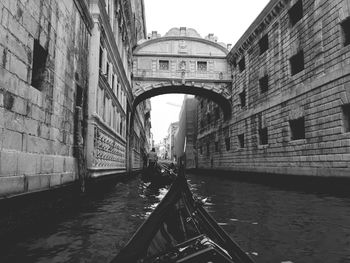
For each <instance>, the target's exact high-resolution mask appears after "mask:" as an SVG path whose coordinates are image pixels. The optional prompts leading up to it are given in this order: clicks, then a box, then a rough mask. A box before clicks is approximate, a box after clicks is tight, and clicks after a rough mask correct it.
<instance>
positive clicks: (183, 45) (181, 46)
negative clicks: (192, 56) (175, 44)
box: [179, 40, 187, 53]
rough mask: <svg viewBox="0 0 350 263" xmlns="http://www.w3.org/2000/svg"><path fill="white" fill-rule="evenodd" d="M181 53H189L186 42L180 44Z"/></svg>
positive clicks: (182, 41)
mask: <svg viewBox="0 0 350 263" xmlns="http://www.w3.org/2000/svg"><path fill="white" fill-rule="evenodd" d="M179 53H187V44H186V41H185V40H181V41H180V42H179Z"/></svg>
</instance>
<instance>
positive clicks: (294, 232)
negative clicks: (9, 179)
mask: <svg viewBox="0 0 350 263" xmlns="http://www.w3.org/2000/svg"><path fill="white" fill-rule="evenodd" d="M188 180H189V184H190V188H191V189H192V190H193V192H194V193H195V194H196V195H197V196H198V197H199V198H207V200H206V204H205V207H206V209H207V210H208V211H209V212H210V214H211V215H212V216H213V217H214V218H215V219H216V220H217V222H219V224H220V225H221V226H222V227H223V228H224V229H225V230H226V231H227V232H228V233H229V234H230V235H231V236H232V237H233V238H234V239H235V240H236V241H237V243H238V244H239V245H240V246H241V247H242V248H243V249H244V250H245V251H247V252H248V253H249V254H250V255H251V257H252V258H253V259H254V260H255V261H256V262H257V263H260V262H261V263H262V262H284V263H287V262H289V263H290V262H294V263H301V262H305V263H310V262H322V263H327V262H330V263H335V262H342V263H343V262H350V191H349V192H344V191H343V190H339V191H340V192H339V191H337V190H336V189H334V187H333V186H332V185H329V189H331V188H332V189H333V190H335V191H327V189H326V190H325V189H324V188H322V189H321V190H317V189H316V190H315V188H314V187H312V188H311V187H291V186H290V185H289V184H288V185H286V184H277V185H276V184H273V185H272V184H268V183H264V184H262V183H256V182H251V181H250V182H248V181H242V180H233V179H230V178H226V177H214V176H210V175H201V176H200V175H195V174H189V175H188ZM165 193H166V190H165V189H160V190H157V189H149V188H147V186H146V185H145V184H143V183H142V182H141V180H140V179H138V178H134V179H132V180H130V181H128V182H124V183H116V184H115V185H111V186H110V187H108V188H103V191H99V192H94V193H90V194H89V195H85V196H80V197H79V198H78V200H77V197H74V200H65V201H63V202H60V203H59V204H58V205H53V206H51V208H49V209H46V210H45V211H44V212H42V211H41V213H42V214H41V216H39V217H38V216H35V215H32V216H33V218H34V220H32V221H33V222H31V223H30V224H25V227H21V224H22V223H24V222H21V220H18V219H17V221H18V222H16V224H17V225H18V226H17V227H14V229H17V230H13V231H12V232H11V233H10V234H8V235H7V236H1V239H2V240H0V241H1V242H0V244H1V247H0V251H1V253H0V262H108V261H110V260H111V259H112V258H113V256H115V255H116V253H117V252H118V250H120V249H121V247H122V246H123V245H124V244H125V243H126V242H127V240H128V239H129V238H130V236H131V235H132V234H133V233H134V232H135V230H136V229H137V228H138V226H139V225H140V224H141V223H142V222H143V221H144V219H145V218H147V216H148V215H149V214H150V213H151V212H152V211H153V209H154V208H155V207H156V205H157V204H158V203H159V201H160V200H161V198H162V197H163V196H164V195H165ZM1 216H2V215H1V214H0V222H1ZM27 216H28V215H27ZM13 218H15V215H14V216H13ZM23 220H26V221H28V220H27V219H24V218H23ZM12 227H13V226H12Z"/></svg>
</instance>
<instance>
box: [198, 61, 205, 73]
mask: <svg viewBox="0 0 350 263" xmlns="http://www.w3.org/2000/svg"><path fill="white" fill-rule="evenodd" d="M197 70H198V71H207V62H206V61H197Z"/></svg>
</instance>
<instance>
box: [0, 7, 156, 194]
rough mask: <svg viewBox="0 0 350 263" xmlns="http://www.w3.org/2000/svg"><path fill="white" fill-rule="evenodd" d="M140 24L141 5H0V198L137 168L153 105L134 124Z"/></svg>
mask: <svg viewBox="0 0 350 263" xmlns="http://www.w3.org/2000/svg"><path fill="white" fill-rule="evenodd" d="M144 19H145V18H144V3H143V0H132V1H127V0H120V1H113V0H89V1H87V0H67V1H58V0H57V1H56V0H52V1H36V0H28V1H20V0H11V1H8V0H7V1H5V0H0V22H1V24H0V59H1V65H0V75H1V76H0V198H1V197H4V196H13V195H16V194H23V193H31V192H36V191H41V190H45V189H49V188H52V187H58V186H61V185H65V184H69V183H72V182H77V181H79V180H80V185H81V187H82V188H84V182H85V181H86V179H90V178H97V177H100V176H107V175H118V174H122V173H123V174H125V173H126V172H127V171H128V170H130V171H131V170H139V169H140V168H142V166H143V158H142V154H144V153H145V152H146V151H147V149H148V142H149V136H150V131H149V129H150V123H149V122H150V118H149V116H150V114H149V111H150V104H149V101H147V100H146V101H144V102H143V103H142V104H140V105H139V106H138V107H137V108H136V109H135V114H134V115H135V116H136V117H135V118H133V122H134V123H133V125H130V120H131V118H130V115H131V112H132V110H133V109H132V102H133V94H132V89H131V86H132V78H131V69H132V66H131V63H132V48H133V47H134V46H135V45H136V43H137V41H138V40H139V39H140V38H146V28H145V20H144ZM131 127H132V128H131ZM147 129H148V131H147ZM131 130H132V132H131ZM130 142H133V145H132V151H130V150H128V149H129V146H130ZM130 160H133V161H132V162H130Z"/></svg>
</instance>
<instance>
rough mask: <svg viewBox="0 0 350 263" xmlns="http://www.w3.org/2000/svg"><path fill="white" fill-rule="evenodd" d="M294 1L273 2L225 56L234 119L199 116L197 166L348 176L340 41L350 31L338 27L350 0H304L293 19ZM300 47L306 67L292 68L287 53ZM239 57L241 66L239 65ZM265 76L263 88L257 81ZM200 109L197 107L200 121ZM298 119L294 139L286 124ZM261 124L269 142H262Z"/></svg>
mask: <svg viewBox="0 0 350 263" xmlns="http://www.w3.org/2000/svg"><path fill="white" fill-rule="evenodd" d="M296 4H300V2H298V1H295V0H293V1H275V0H273V1H271V2H270V3H269V4H268V6H267V7H266V8H265V10H264V11H263V12H262V13H261V15H260V16H259V17H258V19H257V20H256V21H255V22H254V23H253V24H252V26H251V27H250V28H249V29H248V30H247V32H246V33H245V34H244V36H243V37H242V38H241V39H240V40H239V41H238V43H237V44H236V45H235V46H234V48H233V49H232V50H231V52H230V54H229V55H228V59H229V61H230V62H231V63H232V65H233V89H232V113H233V114H232V119H231V120H230V121H228V122H222V120H220V122H218V124H217V125H213V122H211V123H210V124H208V122H205V121H204V127H203V128H202V130H200V131H201V133H200V134H199V142H200V143H199V145H198V146H199V147H200V146H202V148H203V154H200V155H199V166H200V167H206V168H214V169H227V170H237V171H254V172H266V173H281V174H298V175H318V176H349V174H350V173H349V171H350V162H349V159H350V147H349V146H350V133H349V129H348V128H347V126H348V125H349V123H348V122H349V116H348V115H347V114H348V113H346V105H347V104H349V103H350V83H349V81H350V60H349V57H350V45H344V41H345V37H346V36H345V35H346V34H348V33H345V32H344V29H343V28H342V23H343V22H344V21H345V20H346V19H347V18H349V16H350V5H349V1H345V0H344V1H342V0H335V1H315V0H303V1H302V18H301V19H300V20H299V21H297V22H296V23H295V24H294V25H292V23H291V22H290V11H289V10H291V8H292V7H295V5H296ZM272 11H273V12H272ZM288 11H289V12H288ZM266 34H267V35H268V49H267V50H266V51H264V52H263V53H262V52H261V50H260V46H259V41H260V40H261V39H262V38H263V36H265V35H266ZM300 51H302V52H303V56H304V61H303V63H302V64H303V69H302V70H301V71H300V72H298V73H295V74H293V73H292V69H291V67H292V64H291V61H292V59H291V58H292V57H293V56H294V55H296V54H300V53H299V52H300ZM243 58H244V60H245V61H244V62H245V69H242V68H240V66H242V62H241V61H242V59H243ZM240 62H241V65H240ZM294 65H295V64H294ZM264 76H268V87H267V91H266V90H262V89H261V84H260V82H259V80H261V79H262V78H263V77H264ZM243 91H244V92H245V96H243V95H244V92H243ZM242 94H243V95H242ZM242 97H244V98H245V102H246V103H245V104H246V105H245V106H243V105H242ZM206 104H207V102H206V101H204V105H203V108H205V107H207V106H206ZM344 106H345V107H344ZM205 114H206V113H204V112H203V110H201V108H200V107H199V118H198V119H199V122H198V125H199V127H201V126H200V121H201V120H202V119H203V120H205ZM211 114H212V115H213V113H212V112H211ZM302 118H303V120H304V121H303V124H304V130H303V129H302V128H300V127H299V128H298V129H299V131H301V133H302V135H301V137H299V138H297V139H295V138H293V136H295V135H293V131H294V130H293V127H294V126H293V125H292V124H291V123H293V121H295V120H300V119H302ZM225 127H228V128H227V130H226V131H225ZM263 128H266V129H267V134H268V135H267V140H268V142H267V143H262V142H261V136H260V135H261V134H259V131H261V130H262V129H263ZM241 134H244V146H243V147H242V145H241V144H240V142H239V139H238V135H241ZM227 137H229V138H230V139H229V140H230V142H229V143H230V148H229V149H228V150H227V149H226V145H225V138H227ZM215 142H218V145H219V150H217V151H216V150H215ZM207 143H209V148H210V149H209V154H207V149H206V147H207Z"/></svg>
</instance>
